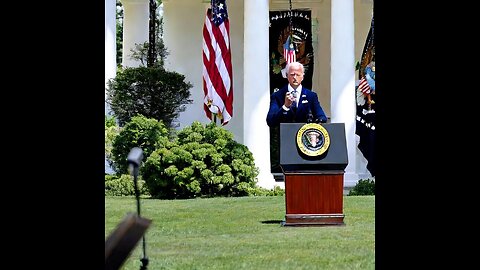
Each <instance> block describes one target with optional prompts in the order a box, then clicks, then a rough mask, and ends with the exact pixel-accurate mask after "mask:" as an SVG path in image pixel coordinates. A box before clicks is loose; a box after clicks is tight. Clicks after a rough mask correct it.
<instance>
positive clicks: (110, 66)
mask: <svg viewBox="0 0 480 270" xmlns="http://www.w3.org/2000/svg"><path fill="white" fill-rule="evenodd" d="M115 16H116V4H115V0H105V88H106V87H107V81H108V80H109V79H111V78H114V77H115V73H116V72H117V59H116V58H117V57H116V55H117V46H116V32H117V31H116V18H115ZM106 95H107V90H106V89H105V98H106ZM107 111H108V109H107V104H105V113H107Z"/></svg>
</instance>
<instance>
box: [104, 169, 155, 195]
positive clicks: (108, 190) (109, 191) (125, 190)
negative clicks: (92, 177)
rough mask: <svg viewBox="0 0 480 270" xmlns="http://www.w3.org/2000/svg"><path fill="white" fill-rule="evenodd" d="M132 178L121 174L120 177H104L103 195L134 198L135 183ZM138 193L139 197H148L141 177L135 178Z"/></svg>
mask: <svg viewBox="0 0 480 270" xmlns="http://www.w3.org/2000/svg"><path fill="white" fill-rule="evenodd" d="M133 181H134V180H133V176H131V175H128V174H122V175H121V176H120V177H117V176H114V175H106V176H105V195H108V196H132V195H133V196H135V183H134V182H133ZM137 184H138V191H139V194H140V195H146V196H149V195H150V193H149V192H148V188H147V186H146V185H145V181H143V180H142V177H141V176H138V177H137Z"/></svg>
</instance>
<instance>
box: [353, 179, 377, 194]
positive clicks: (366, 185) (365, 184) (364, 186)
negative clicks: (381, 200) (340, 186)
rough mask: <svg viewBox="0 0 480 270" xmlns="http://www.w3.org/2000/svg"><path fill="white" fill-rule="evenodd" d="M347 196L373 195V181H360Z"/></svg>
mask: <svg viewBox="0 0 480 270" xmlns="http://www.w3.org/2000/svg"><path fill="white" fill-rule="evenodd" d="M348 195H349V196H362V195H375V180H373V179H360V180H358V182H357V184H356V185H355V186H354V187H353V188H352V189H351V190H350V192H349V193H348Z"/></svg>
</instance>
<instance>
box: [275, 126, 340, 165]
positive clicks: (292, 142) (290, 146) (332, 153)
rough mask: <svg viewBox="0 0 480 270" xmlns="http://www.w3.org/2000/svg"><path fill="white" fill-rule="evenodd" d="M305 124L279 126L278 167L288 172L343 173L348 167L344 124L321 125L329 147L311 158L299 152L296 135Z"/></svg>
mask: <svg viewBox="0 0 480 270" xmlns="http://www.w3.org/2000/svg"><path fill="white" fill-rule="evenodd" d="M305 124H306V123H281V124H280V167H281V168H282V171H283V172H284V173H288V172H302V171H303V172H305V173H307V172H318V171H344V170H345V168H346V167H347V165H348V154H347V143H346V142H347V141H346V138H345V124H344V123H325V124H321V125H322V127H324V128H325V129H326V130H327V132H328V135H329V139H330V145H329V147H328V149H327V150H326V152H325V153H323V154H321V155H319V156H316V157H311V156H307V155H305V154H304V153H302V151H300V149H299V147H298V145H297V141H296V138H297V133H298V131H299V130H300V129H301V128H302V127H303V126H304V125H305Z"/></svg>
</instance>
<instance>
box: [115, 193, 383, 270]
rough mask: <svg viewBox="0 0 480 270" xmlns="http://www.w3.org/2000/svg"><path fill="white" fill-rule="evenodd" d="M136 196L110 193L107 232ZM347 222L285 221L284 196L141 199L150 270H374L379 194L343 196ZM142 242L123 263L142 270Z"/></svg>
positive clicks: (133, 205) (132, 209)
mask: <svg viewBox="0 0 480 270" xmlns="http://www.w3.org/2000/svg"><path fill="white" fill-rule="evenodd" d="M136 207H137V204H136V200H135V198H134V197H105V238H107V236H108V235H109V234H110V233H111V232H112V231H113V230H114V229H115V227H116V226H117V225H118V224H119V222H120V221H121V220H122V219H123V218H124V217H125V215H126V214H127V213H128V212H134V213H136V209H137V208H136ZM344 214H345V219H344V221H345V224H346V225H345V226H327V227H283V226H281V225H280V221H282V220H283V219H284V218H285V197H283V196H273V197H267V196H263V197H239V198H208V199H207V198H203V199H190V200H155V199H142V200H141V215H142V216H143V217H145V218H149V219H152V220H153V222H152V225H151V226H150V227H149V229H148V231H147V233H146V234H145V240H146V254H147V257H148V259H149V264H148V269H152V270H153V269H374V268H375V196H345V197H344ZM142 256H143V252H142V244H141V242H139V244H138V245H137V247H136V248H135V249H134V250H133V252H132V254H131V255H130V256H129V257H128V259H127V260H126V261H125V263H124V265H123V268H122V269H140V264H141V262H140V259H141V258H142Z"/></svg>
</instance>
